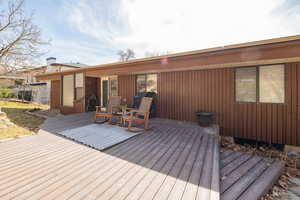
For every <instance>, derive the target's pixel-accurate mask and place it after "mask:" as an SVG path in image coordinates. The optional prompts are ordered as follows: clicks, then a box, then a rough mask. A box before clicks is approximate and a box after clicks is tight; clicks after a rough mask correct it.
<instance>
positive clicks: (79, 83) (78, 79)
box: [75, 73, 84, 100]
mask: <svg viewBox="0 0 300 200" xmlns="http://www.w3.org/2000/svg"><path fill="white" fill-rule="evenodd" d="M75 95H76V100H80V99H82V98H83V97H84V94H83V73H76V74H75Z"/></svg>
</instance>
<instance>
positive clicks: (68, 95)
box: [63, 74, 74, 107]
mask: <svg viewBox="0 0 300 200" xmlns="http://www.w3.org/2000/svg"><path fill="white" fill-rule="evenodd" d="M73 100H74V76H73V74H71V75H65V76H63V106H70V107H72V106H73Z"/></svg>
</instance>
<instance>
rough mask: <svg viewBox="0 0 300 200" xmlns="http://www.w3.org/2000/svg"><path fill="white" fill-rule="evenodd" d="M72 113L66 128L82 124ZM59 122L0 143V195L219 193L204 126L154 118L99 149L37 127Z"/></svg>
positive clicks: (212, 139)
mask: <svg viewBox="0 0 300 200" xmlns="http://www.w3.org/2000/svg"><path fill="white" fill-rule="evenodd" d="M78 116H80V115H76V116H73V117H74V118H73V119H72V120H71V119H70V118H68V119H69V121H68V120H67V121H68V123H69V124H70V127H76V126H77V125H79V124H80V125H82V124H85V122H84V121H82V122H79V121H78V120H76V119H77V117H78ZM61 118H63V117H61ZM62 122H64V123H65V122H66V121H62V120H58V119H50V120H48V121H47V122H46V124H45V126H44V128H43V129H44V130H43V131H41V133H40V134H38V135H35V136H29V137H26V138H22V139H17V140H13V141H8V142H5V143H2V144H0V149H1V152H0V154H1V156H0V169H1V170H0V199H101V200H102V199H103V200H104V199H172V200H173V199H219V181H218V180H219V162H218V160H219V158H218V155H219V153H218V152H219V149H218V142H217V137H216V135H214V134H209V133H205V132H209V131H207V130H204V129H202V128H199V127H198V126H193V125H181V124H177V123H175V124H174V123H171V122H170V123H169V122H168V121H164V122H160V121H159V120H156V121H152V126H153V130H152V131H149V132H146V133H144V134H141V135H138V136H136V137H133V138H131V139H129V140H127V141H126V142H124V143H121V144H119V145H117V146H114V147H113V148H110V149H108V150H106V151H104V152H100V151H97V150H94V149H92V148H89V147H86V146H84V145H80V144H78V143H75V142H73V141H70V140H67V139H65V138H63V137H59V136H57V135H54V134H50V133H48V132H46V131H45V129H47V130H48V131H50V129H51V127H52V131H53V132H55V131H58V130H66V129H67V128H68V127H67V126H66V124H65V125H64V126H62V124H64V123H62ZM86 122H87V121H86Z"/></svg>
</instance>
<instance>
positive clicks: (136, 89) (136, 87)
mask: <svg viewBox="0 0 300 200" xmlns="http://www.w3.org/2000/svg"><path fill="white" fill-rule="evenodd" d="M148 75H156V94H158V73H149V74H137V75H136V76H135V92H136V94H137V93H139V91H138V84H137V80H138V76H145V83H146V84H145V85H146V87H145V91H143V92H147V80H148V78H147V76H148Z"/></svg>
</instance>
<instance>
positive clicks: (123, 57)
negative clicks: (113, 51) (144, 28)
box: [118, 49, 135, 62]
mask: <svg viewBox="0 0 300 200" xmlns="http://www.w3.org/2000/svg"><path fill="white" fill-rule="evenodd" d="M118 55H119V56H120V57H119V60H120V61H122V62H124V61H128V60H130V59H133V58H135V53H134V51H133V50H132V49H126V50H125V51H123V50H120V51H118Z"/></svg>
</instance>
